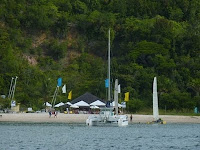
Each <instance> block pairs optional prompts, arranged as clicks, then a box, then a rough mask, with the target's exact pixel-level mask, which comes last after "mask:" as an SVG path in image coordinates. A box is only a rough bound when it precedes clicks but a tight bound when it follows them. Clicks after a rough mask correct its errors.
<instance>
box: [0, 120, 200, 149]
mask: <svg viewBox="0 0 200 150" xmlns="http://www.w3.org/2000/svg"><path fill="white" fill-rule="evenodd" d="M23 149H24V150H54V149H55V150H170V149H173V150H174V149H181V150H199V149H200V124H166V125H160V124H150V125H149V124H129V125H128V126H127V127H117V126H116V125H111V124H106V125H99V126H94V127H89V126H86V125H85V124H67V123H8V122H7V123H5V122H0V150H23Z"/></svg>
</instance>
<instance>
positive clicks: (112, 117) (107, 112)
mask: <svg viewBox="0 0 200 150" xmlns="http://www.w3.org/2000/svg"><path fill="white" fill-rule="evenodd" d="M110 89H111V88H110V29H109V31H108V103H110V101H111V94H110V93H111V92H110V91H111V90H110ZM118 90H119V89H118V79H116V80H115V88H114V102H115V106H114V107H105V108H100V113H99V114H98V115H90V116H89V117H88V118H87V120H86V125H88V126H93V125H97V124H99V123H115V124H118V126H127V125H128V116H127V115H119V114H118Z"/></svg>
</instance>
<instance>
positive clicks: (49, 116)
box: [49, 110, 51, 118]
mask: <svg viewBox="0 0 200 150" xmlns="http://www.w3.org/2000/svg"><path fill="white" fill-rule="evenodd" d="M50 117H51V110H49V118H50Z"/></svg>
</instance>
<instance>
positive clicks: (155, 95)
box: [148, 77, 166, 124]
mask: <svg viewBox="0 0 200 150" xmlns="http://www.w3.org/2000/svg"><path fill="white" fill-rule="evenodd" d="M151 123H160V124H166V121H163V120H162V119H161V118H159V111H158V92H157V78H156V77H154V80H153V121H152V122H148V124H151Z"/></svg>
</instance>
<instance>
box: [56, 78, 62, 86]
mask: <svg viewBox="0 0 200 150" xmlns="http://www.w3.org/2000/svg"><path fill="white" fill-rule="evenodd" d="M57 86H62V78H58V84H57Z"/></svg>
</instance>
